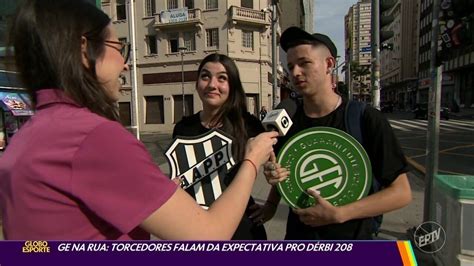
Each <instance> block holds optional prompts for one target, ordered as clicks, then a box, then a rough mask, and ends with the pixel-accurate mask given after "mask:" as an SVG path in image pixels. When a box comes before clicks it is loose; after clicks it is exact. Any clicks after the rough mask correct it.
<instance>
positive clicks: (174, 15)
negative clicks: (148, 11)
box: [153, 8, 203, 31]
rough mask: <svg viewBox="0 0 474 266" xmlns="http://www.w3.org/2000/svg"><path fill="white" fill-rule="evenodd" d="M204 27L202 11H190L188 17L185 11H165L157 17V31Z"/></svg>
mask: <svg viewBox="0 0 474 266" xmlns="http://www.w3.org/2000/svg"><path fill="white" fill-rule="evenodd" d="M202 25H203V21H202V16H201V9H198V8H196V9H188V10H187V17H186V11H185V10H171V11H170V10H163V11H161V12H160V13H157V14H156V15H155V24H154V25H153V26H154V27H155V30H157V31H159V30H170V29H178V28H181V29H182V28H190V27H198V28H200V27H201V26H202Z"/></svg>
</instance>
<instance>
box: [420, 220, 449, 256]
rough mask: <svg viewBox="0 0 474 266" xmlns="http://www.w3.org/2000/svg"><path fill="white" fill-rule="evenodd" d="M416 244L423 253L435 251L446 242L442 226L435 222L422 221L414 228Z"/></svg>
mask: <svg viewBox="0 0 474 266" xmlns="http://www.w3.org/2000/svg"><path fill="white" fill-rule="evenodd" d="M414 239H415V244H416V246H417V247H418V248H419V249H420V250H421V251H423V252H425V253H435V252H438V251H439V250H441V249H442V248H443V246H444V244H445V242H446V232H445V231H444V228H443V227H442V226H441V225H439V224H438V223H435V222H425V223H422V224H421V225H420V226H418V228H416V231H415V235H414Z"/></svg>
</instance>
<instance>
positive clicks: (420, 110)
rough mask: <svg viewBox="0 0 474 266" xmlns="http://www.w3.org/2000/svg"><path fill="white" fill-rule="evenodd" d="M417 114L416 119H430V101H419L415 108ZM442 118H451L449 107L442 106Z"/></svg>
mask: <svg viewBox="0 0 474 266" xmlns="http://www.w3.org/2000/svg"><path fill="white" fill-rule="evenodd" d="M413 113H414V114H415V119H418V118H420V119H428V103H417V104H416V105H415V109H414V110H413ZM439 116H440V118H444V119H446V120H449V116H450V110H449V108H448V107H441V108H440V114H439Z"/></svg>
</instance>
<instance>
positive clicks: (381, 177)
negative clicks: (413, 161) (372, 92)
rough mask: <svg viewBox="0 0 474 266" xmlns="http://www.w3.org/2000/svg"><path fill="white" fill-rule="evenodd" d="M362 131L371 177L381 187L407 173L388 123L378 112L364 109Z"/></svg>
mask: <svg viewBox="0 0 474 266" xmlns="http://www.w3.org/2000/svg"><path fill="white" fill-rule="evenodd" d="M363 129H364V130H363V135H364V136H363V138H364V143H365V145H364V146H365V148H366V150H367V153H368V155H369V158H370V161H371V163H372V170H373V175H374V177H375V178H376V179H377V180H378V181H379V182H380V183H381V185H382V186H388V185H390V184H391V183H392V182H393V181H394V180H395V179H396V178H397V177H398V176H399V175H400V174H402V173H406V172H408V170H409V167H408V163H407V161H406V159H405V155H404V154H403V151H402V149H401V147H400V144H399V142H398V140H397V137H396V136H395V133H394V132H393V130H392V127H391V126H390V123H389V122H388V120H387V119H386V118H385V116H384V115H383V114H382V113H381V112H380V111H378V110H376V109H374V108H372V107H367V108H366V111H365V112H364V125H363Z"/></svg>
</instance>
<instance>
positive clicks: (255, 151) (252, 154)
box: [244, 132, 278, 167]
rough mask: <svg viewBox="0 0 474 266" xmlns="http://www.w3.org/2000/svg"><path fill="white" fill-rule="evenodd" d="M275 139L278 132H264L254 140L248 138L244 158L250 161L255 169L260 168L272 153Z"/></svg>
mask: <svg viewBox="0 0 474 266" xmlns="http://www.w3.org/2000/svg"><path fill="white" fill-rule="evenodd" d="M277 137H278V132H264V133H260V134H259V135H257V136H256V137H255V138H250V139H249V140H248V141H247V146H246V147H245V156H244V158H246V159H250V160H251V161H252V162H254V163H255V164H256V166H257V167H260V166H261V165H262V164H263V163H265V162H266V161H268V158H269V157H270V154H271V153H273V145H275V144H276V143H277Z"/></svg>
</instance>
